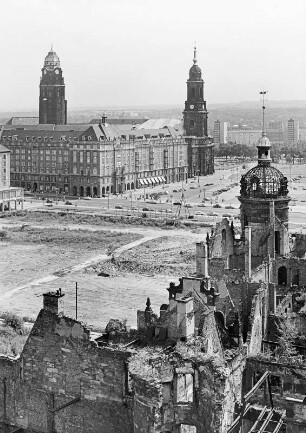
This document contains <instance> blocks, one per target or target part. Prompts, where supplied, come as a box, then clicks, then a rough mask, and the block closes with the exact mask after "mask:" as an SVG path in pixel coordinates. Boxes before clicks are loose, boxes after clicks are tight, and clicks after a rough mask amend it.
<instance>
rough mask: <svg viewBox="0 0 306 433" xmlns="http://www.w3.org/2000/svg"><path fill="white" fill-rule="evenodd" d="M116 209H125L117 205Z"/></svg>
mask: <svg viewBox="0 0 306 433" xmlns="http://www.w3.org/2000/svg"><path fill="white" fill-rule="evenodd" d="M115 209H123V207H122V206H120V204H117V205H116V206H115Z"/></svg>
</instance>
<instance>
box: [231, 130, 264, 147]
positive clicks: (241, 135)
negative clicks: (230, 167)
mask: <svg viewBox="0 0 306 433" xmlns="http://www.w3.org/2000/svg"><path fill="white" fill-rule="evenodd" d="M261 134H262V132H261V130H260V129H236V128H230V129H229V130H228V133H227V138H228V141H230V142H231V143H235V144H243V145H245V146H250V147H253V146H255V145H256V144H257V143H258V140H259V139H260V137H261Z"/></svg>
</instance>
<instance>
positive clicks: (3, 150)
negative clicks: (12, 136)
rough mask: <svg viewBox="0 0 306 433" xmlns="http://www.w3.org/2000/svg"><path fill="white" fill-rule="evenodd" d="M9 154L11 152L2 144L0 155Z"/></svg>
mask: <svg viewBox="0 0 306 433" xmlns="http://www.w3.org/2000/svg"><path fill="white" fill-rule="evenodd" d="M7 152H10V150H9V149H7V148H6V147H4V146H2V144H0V153H7Z"/></svg>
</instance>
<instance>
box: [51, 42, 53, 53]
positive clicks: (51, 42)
mask: <svg viewBox="0 0 306 433" xmlns="http://www.w3.org/2000/svg"><path fill="white" fill-rule="evenodd" d="M51 51H53V42H51Z"/></svg>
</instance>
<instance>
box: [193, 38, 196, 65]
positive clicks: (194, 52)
mask: <svg viewBox="0 0 306 433" xmlns="http://www.w3.org/2000/svg"><path fill="white" fill-rule="evenodd" d="M193 63H194V64H196V63H197V43H196V42H195V43H194V49H193Z"/></svg>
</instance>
